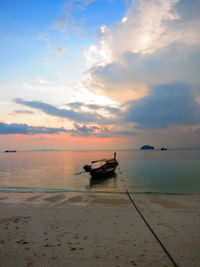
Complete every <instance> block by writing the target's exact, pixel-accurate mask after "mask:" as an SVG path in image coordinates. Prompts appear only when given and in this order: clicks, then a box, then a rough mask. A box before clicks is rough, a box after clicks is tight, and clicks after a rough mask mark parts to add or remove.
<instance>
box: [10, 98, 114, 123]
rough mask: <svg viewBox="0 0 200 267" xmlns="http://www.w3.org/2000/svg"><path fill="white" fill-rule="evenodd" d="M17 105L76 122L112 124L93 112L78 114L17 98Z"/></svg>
mask: <svg viewBox="0 0 200 267" xmlns="http://www.w3.org/2000/svg"><path fill="white" fill-rule="evenodd" d="M14 101H15V102H16V103H17V104H21V105H25V106H28V107H31V108H35V109H39V110H41V111H42V112H44V113H46V114H49V115H52V116H56V117H61V118H68V119H70V120H73V121H76V122H98V123H105V124H106V123H110V121H109V120H108V119H106V118H104V117H103V116H101V115H99V114H97V113H92V112H82V111H81V112H77V111H73V110H67V109H59V108H56V107H55V106H53V105H50V104H47V103H43V102H40V101H25V100H23V99H20V98H17V99H15V100H14Z"/></svg>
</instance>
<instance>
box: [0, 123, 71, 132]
mask: <svg viewBox="0 0 200 267" xmlns="http://www.w3.org/2000/svg"><path fill="white" fill-rule="evenodd" d="M60 132H67V130H65V129H64V128H48V127H39V126H38V127H37V126H29V125H27V124H17V123H11V124H7V123H3V122H0V134H1V135H6V134H28V135H35V134H56V133H60Z"/></svg>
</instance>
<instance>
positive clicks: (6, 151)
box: [4, 150, 17, 153]
mask: <svg viewBox="0 0 200 267" xmlns="http://www.w3.org/2000/svg"><path fill="white" fill-rule="evenodd" d="M4 152H5V153H8V152H17V150H5V151H4Z"/></svg>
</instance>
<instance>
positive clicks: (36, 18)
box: [0, 0, 125, 81]
mask: <svg viewBox="0 0 200 267" xmlns="http://www.w3.org/2000/svg"><path fill="white" fill-rule="evenodd" d="M64 2H65V1H63V0H56V1H53V2H52V1H51V2H50V1H49V0H43V1H39V0H35V1H33V0H18V1H13V0H1V3H0V39H1V49H0V57H1V64H0V72H1V77H0V79H1V81H6V80H7V79H8V78H9V77H12V79H18V78H22V77H23V75H25V74H26V77H29V76H31V75H33V73H40V74H41V72H42V73H47V72H48V71H49V70H51V69H52V70H53V69H54V68H55V69H59V68H60V69H61V68H62V67H64V65H65V64H66V67H70V66H72V65H73V66H74V67H75V65H76V64H77V65H78V67H79V68H80V71H82V70H83V68H84V60H83V59H82V52H83V51H84V50H86V49H87V48H88V46H89V45H91V44H93V43H95V41H96V39H95V33H96V32H97V31H98V30H99V28H100V26H101V25H110V24H112V23H113V22H115V21H118V20H120V19H121V18H122V17H123V15H124V12H125V5H124V0H113V1H109V0H97V1H94V2H92V3H90V4H89V5H88V6H87V7H86V8H85V9H77V10H73V14H72V15H73V18H74V21H75V22H77V23H79V24H80V26H81V27H83V30H84V32H85V39H80V36H77V35H76V33H75V32H74V31H73V30H72V32H71V35H70V36H69V37H68V38H66V36H64V35H62V33H59V32H58V31H56V30H55V29H53V24H54V22H55V21H56V19H58V18H59V14H60V12H61V10H62V7H63V4H64ZM38 35H44V37H47V38H49V39H50V41H52V42H53V44H54V45H55V48H56V47H65V48H66V54H65V55H64V57H63V58H56V57H55V56H54V55H51V54H49V53H48V48H46V44H45V42H44V41H42V40H41V39H38V38H37V36H38ZM44 56H49V61H47V62H45V61H44V60H43V57H44ZM51 60H52V62H50V61H51ZM81 61H82V68H81ZM44 66H45V67H47V69H46V70H44V68H43V67H44ZM80 71H79V72H80ZM34 75H35V74H34ZM38 75H39V74H38ZM9 79H10V78H9Z"/></svg>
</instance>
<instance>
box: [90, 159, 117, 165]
mask: <svg viewBox="0 0 200 267" xmlns="http://www.w3.org/2000/svg"><path fill="white" fill-rule="evenodd" d="M113 160H114V159H100V160H93V161H92V162H91V163H92V164H93V163H96V162H102V161H104V162H106V163H109V162H112V161H113Z"/></svg>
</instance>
